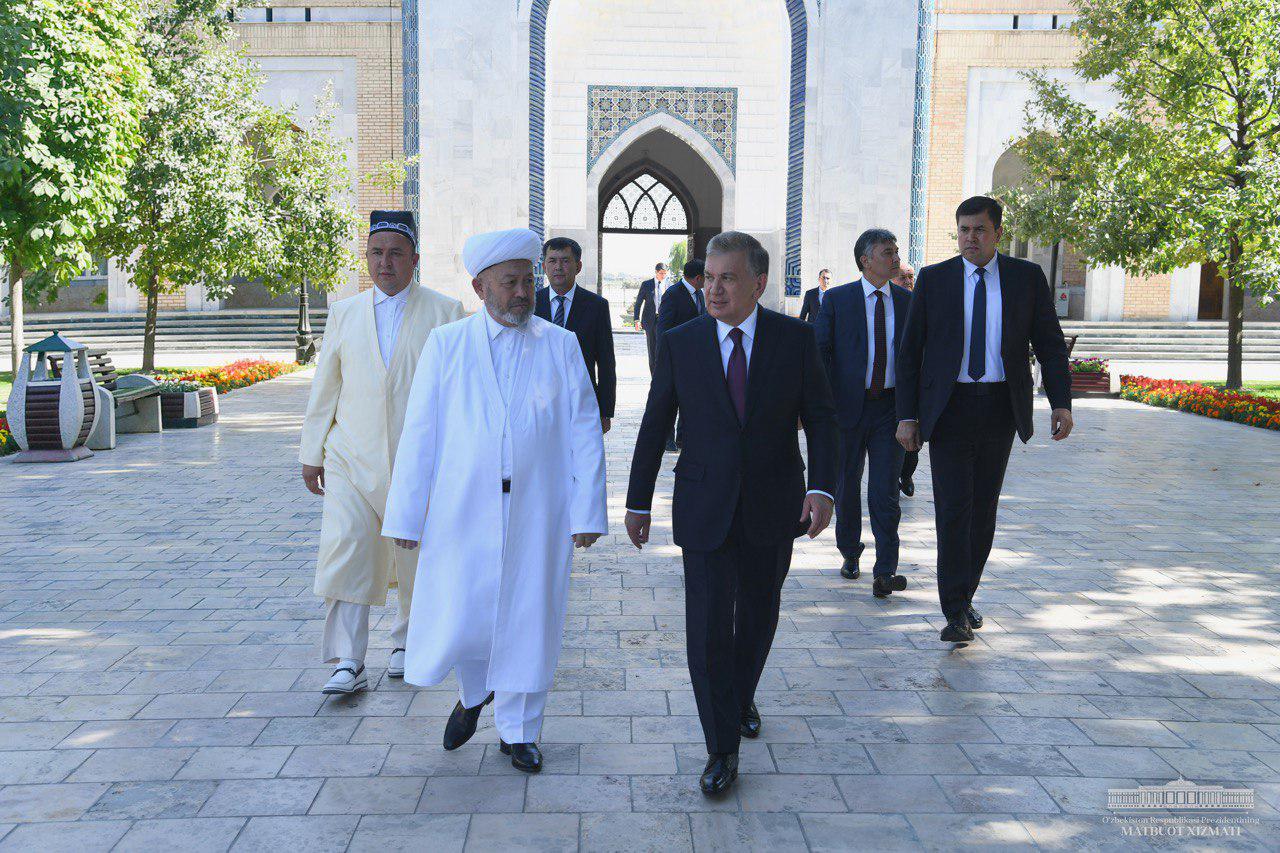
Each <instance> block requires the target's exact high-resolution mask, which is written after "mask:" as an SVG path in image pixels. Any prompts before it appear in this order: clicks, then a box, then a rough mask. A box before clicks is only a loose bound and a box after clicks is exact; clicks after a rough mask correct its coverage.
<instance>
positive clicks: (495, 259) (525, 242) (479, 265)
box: [462, 228, 542, 278]
mask: <svg viewBox="0 0 1280 853" xmlns="http://www.w3.org/2000/svg"><path fill="white" fill-rule="evenodd" d="M540 257H542V238H541V237H539V236H538V235H537V234H534V233H533V232H532V231H530V230H529V229H528V228H511V229H508V230H506V231H490V232H488V233H487V234H477V235H475V236H474V237H469V238H468V239H467V242H466V245H464V246H463V247H462V265H463V266H465V267H466V268H467V272H468V273H470V275H471V277H472V278H475V277H476V276H478V275H480V273H481V272H483V271H484V270H487V269H488V268H489V267H491V266H493V265H494V264H500V263H502V262H503V261H530V262H532V263H535V264H536V263H537V262H538V259H539V258H540Z"/></svg>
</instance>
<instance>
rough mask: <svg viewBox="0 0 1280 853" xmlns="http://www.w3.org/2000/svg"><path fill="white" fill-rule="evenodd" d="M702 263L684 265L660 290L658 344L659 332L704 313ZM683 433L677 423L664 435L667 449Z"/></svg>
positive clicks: (677, 445) (672, 448) (673, 448)
mask: <svg viewBox="0 0 1280 853" xmlns="http://www.w3.org/2000/svg"><path fill="white" fill-rule="evenodd" d="M704 269H705V266H704V265H703V263H702V261H700V260H699V259H697V258H694V259H693V260H691V261H689V262H687V263H686V264H685V265H684V273H683V274H682V275H681V277H680V281H679V282H677V283H676V284H675V286H673V287H668V288H667V292H666V293H664V294H662V300H661V302H659V304H658V345H659V346H661V345H662V336H663V335H664V334H665V333H667V332H669V331H671V330H672V329H674V328H675V327H676V326H679V325H682V324H684V323H687V322H689V321H690V320H692V319H693V318H694V317H700V316H702V315H703V314H705V313H707V303H706V298H705V297H704V296H703V293H702V285H703V281H704V278H705V276H704V275H703V270H704ZM683 435H684V433H683V432H682V431H681V429H680V425H679V423H677V424H676V431H675V432H674V433H673V434H671V435H669V436H667V452H668V453H674V452H675V451H677V450H679V449H680V440H678V439H682V438H683Z"/></svg>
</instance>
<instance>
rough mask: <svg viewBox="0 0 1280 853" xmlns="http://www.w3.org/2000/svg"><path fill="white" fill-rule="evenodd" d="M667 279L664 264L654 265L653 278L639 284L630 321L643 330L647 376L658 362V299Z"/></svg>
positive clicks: (651, 373)
mask: <svg viewBox="0 0 1280 853" xmlns="http://www.w3.org/2000/svg"><path fill="white" fill-rule="evenodd" d="M666 277H667V265H666V264H661V263H660V264H654V267H653V278H648V279H645V280H644V281H642V282H641V283H640V292H639V293H637V294H636V305H635V308H633V309H632V319H633V320H634V321H635V324H636V328H637V329H644V343H645V347H646V348H648V350H649V375H650V376H652V375H653V366H654V364H656V363H657V361H658V299H660V298H661V297H662V292H661V288H662V281H663V279H665V278H666Z"/></svg>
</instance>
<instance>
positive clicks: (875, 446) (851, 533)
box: [814, 228, 911, 598]
mask: <svg viewBox="0 0 1280 853" xmlns="http://www.w3.org/2000/svg"><path fill="white" fill-rule="evenodd" d="M853 256H854V259H855V260H856V261H857V264H858V269H859V270H861V271H862V278H860V279H858V280H857V281H855V282H853V283H852V284H846V285H843V286H841V287H837V288H834V289H832V290H830V291H828V292H827V295H826V298H825V299H824V300H823V301H822V309H821V310H820V311H819V312H818V320H817V322H816V323H815V324H814V334H815V335H816V336H817V340H818V351H819V352H821V353H822V360H823V363H824V364H825V366H826V368H827V377H828V378H829V379H830V380H831V388H832V392H833V393H834V395H835V401H836V415H837V417H838V418H839V421H840V435H841V439H842V442H841V449H842V451H843V452H842V454H841V456H842V458H843V460H844V461H843V469H844V470H843V475H842V477H841V479H840V485H839V486H838V487H837V488H836V546H837V547H838V548H839V549H840V554H841V555H842V556H843V557H844V565H843V566H842V567H841V568H840V574H841V575H843V576H844V577H845V578H848V579H849V580H853V579H854V578H856V577H858V575H860V574H861V570H860V568H859V566H858V560H859V558H860V557H861V556H862V549H863V544H862V468H863V465H864V464H866V465H867V468H868V474H867V509H868V511H869V514H870V516H871V532H872V534H873V535H874V536H875V540H876V562H875V568H874V570H873V575H874V576H873V578H872V581H871V592H872V594H873V595H875V597H876V598H884V597H885V596H887V595H889V594H890V593H894V592H901V591H902V590H904V589H906V588H907V579H906V578H905V577H903V576H902V575H900V574H898V521H899V520H900V519H901V517H902V510H901V508H900V507H899V505H898V478H899V476H900V475H901V474H902V453H903V451H902V445H900V444H898V441H897V438H896V437H895V436H896V433H897V429H898V418H897V414H896V412H895V411H894V396H895V394H896V391H897V389H896V387H895V382H894V377H895V373H894V351H895V349H896V348H897V343H898V341H899V340H901V338H902V328H903V321H904V320H905V319H906V316H907V307H908V306H909V305H910V303H911V294H909V293H907V291H905V290H903V289H902V288H901V287H896V286H894V285H893V284H892V283H891V282H890V279H892V278H893V276H895V275H897V274H898V272H899V264H900V262H899V259H898V238H896V237H894V236H893V234H892V232H889V231H886V230H885V229H883V228H872V229H870V230H867V231H864V232H862V234H861V235H860V236H859V237H858V239H857V241H856V242H855V243H854V245H853Z"/></svg>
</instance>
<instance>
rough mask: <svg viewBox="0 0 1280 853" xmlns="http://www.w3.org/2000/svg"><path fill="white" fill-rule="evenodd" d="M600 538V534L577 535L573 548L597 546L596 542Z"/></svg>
mask: <svg viewBox="0 0 1280 853" xmlns="http://www.w3.org/2000/svg"><path fill="white" fill-rule="evenodd" d="M599 538H600V534H599V533H575V534H573V547H575V548H590V547H591V546H592V545H594V544H596V540H597V539H599Z"/></svg>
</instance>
